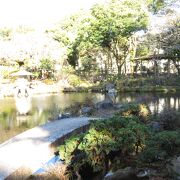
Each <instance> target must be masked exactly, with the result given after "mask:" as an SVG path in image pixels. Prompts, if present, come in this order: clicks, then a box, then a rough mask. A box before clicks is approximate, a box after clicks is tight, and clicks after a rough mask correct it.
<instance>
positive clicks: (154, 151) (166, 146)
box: [140, 131, 180, 163]
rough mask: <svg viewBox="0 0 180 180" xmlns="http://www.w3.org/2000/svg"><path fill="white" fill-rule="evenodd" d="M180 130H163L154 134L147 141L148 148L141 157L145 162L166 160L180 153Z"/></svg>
mask: <svg viewBox="0 0 180 180" xmlns="http://www.w3.org/2000/svg"><path fill="white" fill-rule="evenodd" d="M179 136H180V132H179V131H162V132H159V133H156V134H153V135H152V137H151V138H150V139H149V140H148V141H147V143H146V148H145V149H144V151H143V152H142V154H141V156H140V159H141V160H142V161H143V162H148V163H152V162H157V161H166V160H167V159H168V158H169V157H173V156H175V155H177V156H179V155H180V139H179Z"/></svg>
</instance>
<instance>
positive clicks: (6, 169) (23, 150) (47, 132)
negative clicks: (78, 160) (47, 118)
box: [0, 117, 93, 180]
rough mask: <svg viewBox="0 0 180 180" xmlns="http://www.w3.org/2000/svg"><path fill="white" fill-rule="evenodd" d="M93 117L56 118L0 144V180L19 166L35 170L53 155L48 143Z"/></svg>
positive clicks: (84, 123)
mask: <svg viewBox="0 0 180 180" xmlns="http://www.w3.org/2000/svg"><path fill="white" fill-rule="evenodd" d="M90 119H93V118H88V117H78V118H68V119H61V120H56V121H53V122H49V123H47V124H45V125H42V126H38V127H35V128H33V129H30V130H28V131H25V132H23V133H21V134H19V135H17V136H15V137H13V138H11V139H10V140H8V141H6V142H4V143H2V144H0V180H3V179H5V178H6V177H7V176H9V175H10V174H12V173H13V172H14V171H16V170H17V169H18V168H20V167H25V168H28V169H31V171H32V172H35V171H36V170H37V169H38V168H40V167H41V166H42V165H43V164H44V163H45V162H47V161H48V160H49V159H50V158H52V156H53V152H52V150H51V149H50V144H51V143H52V142H54V141H55V140H56V139H58V138H60V137H62V136H63V135H65V134H67V133H69V132H71V131H73V130H75V129H77V128H79V127H81V126H83V125H86V124H88V122H89V120H90Z"/></svg>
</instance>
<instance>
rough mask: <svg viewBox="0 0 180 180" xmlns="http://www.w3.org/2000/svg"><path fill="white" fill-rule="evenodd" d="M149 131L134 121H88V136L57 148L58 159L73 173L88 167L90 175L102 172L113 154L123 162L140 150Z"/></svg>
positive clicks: (127, 119) (120, 119)
mask: <svg viewBox="0 0 180 180" xmlns="http://www.w3.org/2000/svg"><path fill="white" fill-rule="evenodd" d="M148 136H149V129H148V127H146V126H145V125H143V124H142V123H140V122H139V120H138V118H137V117H121V116H115V117H113V118H111V119H107V120H98V121H92V122H91V126H90V129H89V131H88V132H86V133H85V134H82V135H80V136H75V137H71V138H70V139H69V140H67V141H66V142H65V145H62V146H60V155H61V157H62V159H64V160H65V162H66V163H68V164H69V165H70V166H71V167H72V168H73V170H74V171H77V170H79V169H80V168H81V167H82V166H83V165H85V164H88V165H89V166H90V167H92V168H93V171H94V172H98V171H102V170H103V169H104V168H105V166H106V165H107V162H109V161H112V160H113V157H112V154H113V153H115V154H116V155H118V154H119V155H118V156H119V157H120V159H122V160H124V159H125V158H126V156H130V154H131V153H132V152H136V153H138V152H140V151H141V150H142V148H143V144H144V143H145V141H146V139H147V137H148Z"/></svg>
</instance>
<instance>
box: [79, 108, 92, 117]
mask: <svg viewBox="0 0 180 180" xmlns="http://www.w3.org/2000/svg"><path fill="white" fill-rule="evenodd" d="M92 111H93V108H92V107H82V108H81V114H83V115H89V114H91V113H92Z"/></svg>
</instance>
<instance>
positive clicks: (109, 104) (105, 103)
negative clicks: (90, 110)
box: [95, 100, 113, 109]
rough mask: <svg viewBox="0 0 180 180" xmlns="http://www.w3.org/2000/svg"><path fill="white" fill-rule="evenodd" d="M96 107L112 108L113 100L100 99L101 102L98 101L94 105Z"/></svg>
mask: <svg viewBox="0 0 180 180" xmlns="http://www.w3.org/2000/svg"><path fill="white" fill-rule="evenodd" d="M95 107H96V109H108V108H112V107H113V102H111V101H106V100H104V101H101V102H98V103H97V104H96V105H95Z"/></svg>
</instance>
